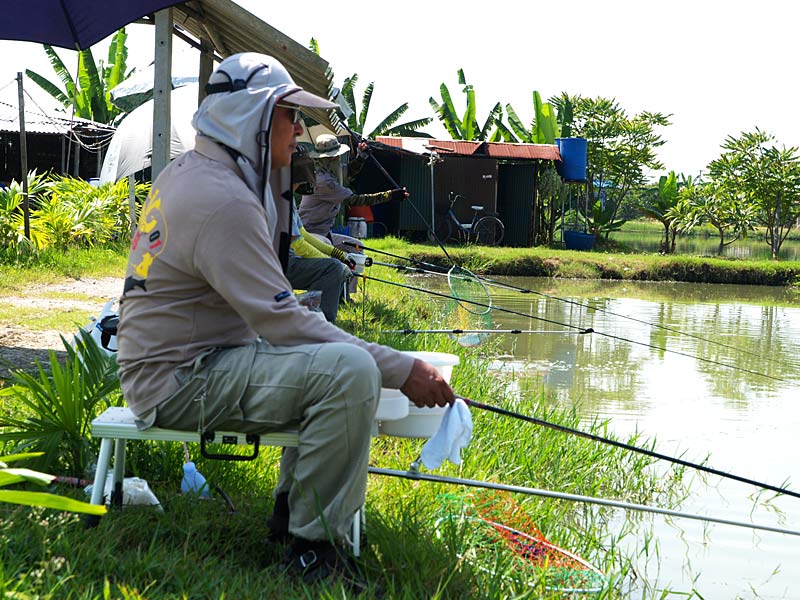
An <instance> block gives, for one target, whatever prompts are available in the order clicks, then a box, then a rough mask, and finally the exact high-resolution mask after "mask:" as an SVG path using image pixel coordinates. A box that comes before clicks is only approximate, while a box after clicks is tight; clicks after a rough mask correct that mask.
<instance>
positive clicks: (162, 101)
mask: <svg viewBox="0 0 800 600" xmlns="http://www.w3.org/2000/svg"><path fill="white" fill-rule="evenodd" d="M155 38H156V40H155V42H156V47H155V61H156V68H155V71H156V73H155V82H154V84H155V85H154V87H153V154H152V180H153V181H155V180H156V178H157V177H158V175H159V173H161V171H163V170H164V169H165V168H166V166H167V165H168V164H169V160H170V146H171V139H170V138H171V131H172V121H171V118H170V112H171V103H170V95H171V92H172V9H171V8H165V9H164V10H160V11H158V12H157V13H156V36H155Z"/></svg>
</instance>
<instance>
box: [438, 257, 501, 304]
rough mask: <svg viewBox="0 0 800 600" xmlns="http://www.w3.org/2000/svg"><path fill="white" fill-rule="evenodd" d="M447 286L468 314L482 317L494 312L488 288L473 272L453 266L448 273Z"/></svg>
mask: <svg viewBox="0 0 800 600" xmlns="http://www.w3.org/2000/svg"><path fill="white" fill-rule="evenodd" d="M447 284H448V285H449V286H450V293H451V294H452V295H453V297H454V298H455V299H456V301H457V302H458V305H459V306H460V307H461V308H463V309H464V310H466V311H467V312H468V313H471V314H473V315H478V316H481V315H485V314H487V313H488V312H489V311H490V310H492V297H491V295H490V294H489V290H488V288H487V287H486V286H485V285H484V283H483V281H481V279H480V277H478V276H477V275H475V273H473V272H472V271H470V270H468V269H464V268H463V267H459V266H457V265H453V266H452V267H451V268H450V270H449V271H448V272H447Z"/></svg>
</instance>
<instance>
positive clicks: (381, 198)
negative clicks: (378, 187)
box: [342, 190, 392, 206]
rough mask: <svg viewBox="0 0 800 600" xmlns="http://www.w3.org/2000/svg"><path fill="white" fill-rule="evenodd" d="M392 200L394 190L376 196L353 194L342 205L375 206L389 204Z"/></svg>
mask: <svg viewBox="0 0 800 600" xmlns="http://www.w3.org/2000/svg"><path fill="white" fill-rule="evenodd" d="M391 199H392V190H386V191H385V192H378V193H376V194H353V195H352V196H349V197H347V198H345V199H344V201H343V202H342V204H344V205H345V206H372V205H373V204H380V203H382V202H388V201H389V200H391Z"/></svg>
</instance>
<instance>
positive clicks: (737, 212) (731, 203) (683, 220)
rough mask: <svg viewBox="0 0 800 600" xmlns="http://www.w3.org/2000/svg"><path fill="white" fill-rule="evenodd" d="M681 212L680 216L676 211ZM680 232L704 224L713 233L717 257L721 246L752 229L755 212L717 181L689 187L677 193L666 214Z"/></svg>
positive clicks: (723, 248)
mask: <svg viewBox="0 0 800 600" xmlns="http://www.w3.org/2000/svg"><path fill="white" fill-rule="evenodd" d="M681 208H684V210H683V212H682V213H681V212H680V211H679V209H681ZM670 216H672V217H673V218H675V221H676V223H677V226H678V227H679V228H680V230H681V231H688V230H690V229H691V228H692V227H694V226H696V225H700V224H702V223H708V224H709V225H711V226H712V227H713V228H714V229H716V230H717V235H718V236H719V246H718V247H717V254H718V255H721V254H722V252H723V251H724V250H725V246H729V245H730V244H733V243H734V242H735V241H736V240H738V239H744V238H746V237H747V232H748V231H750V230H752V229H753V228H754V227H755V224H756V219H757V211H756V209H755V206H754V205H753V204H752V203H749V202H744V201H743V199H742V197H741V193H740V191H739V190H737V189H733V188H730V187H729V186H727V185H725V184H724V183H723V182H720V181H713V180H712V181H707V182H697V183H694V182H692V183H690V185H688V186H686V187H685V188H683V189H681V190H680V198H679V204H678V206H676V207H675V209H673V210H671V211H670Z"/></svg>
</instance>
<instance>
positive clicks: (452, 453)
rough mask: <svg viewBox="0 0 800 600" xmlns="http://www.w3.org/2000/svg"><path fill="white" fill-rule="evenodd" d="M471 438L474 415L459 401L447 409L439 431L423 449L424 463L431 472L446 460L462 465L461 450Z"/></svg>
mask: <svg viewBox="0 0 800 600" xmlns="http://www.w3.org/2000/svg"><path fill="white" fill-rule="evenodd" d="M471 437H472V415H471V414H470V412H469V408H468V407H467V405H466V404H465V403H464V401H463V400H461V399H457V400H456V401H455V404H453V405H452V406H448V407H447V408H446V409H445V411H444V415H443V416H442V423H441V425H439V430H438V431H437V432H436V433H435V434H433V437H432V438H431V439H429V440H428V441H427V442H425V445H424V446H423V447H422V463H423V464H424V465H425V468H427V469H430V470H433V469H438V468H439V466H441V464H442V463H443V462H444V459H445V458H448V459H450V462H452V463H453V464H454V465H460V464H461V449H462V448H464V447H466V445H467V444H469V440H470V438H471Z"/></svg>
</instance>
